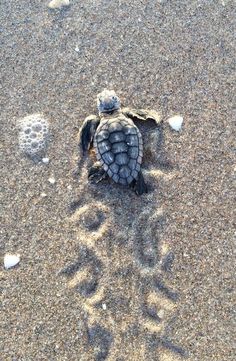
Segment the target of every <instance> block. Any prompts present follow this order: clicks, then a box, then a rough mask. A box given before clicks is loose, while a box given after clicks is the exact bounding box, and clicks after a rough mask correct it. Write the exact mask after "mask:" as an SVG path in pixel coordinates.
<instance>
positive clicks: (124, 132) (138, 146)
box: [94, 114, 143, 185]
mask: <svg viewBox="0 0 236 361" xmlns="http://www.w3.org/2000/svg"><path fill="white" fill-rule="evenodd" d="M94 148H95V151H96V154H97V159H98V160H99V161H100V162H101V163H102V166H103V168H104V170H105V171H106V172H107V174H108V175H109V176H110V177H111V178H112V179H113V180H114V181H115V182H116V183H120V184H123V185H128V184H130V183H131V182H132V181H133V180H134V179H137V177H138V173H139V171H140V168H141V163H142V157H143V141H142V136H141V133H140V132H139V129H138V128H137V127H136V126H135V125H134V123H133V122H132V120H130V119H129V118H126V117H125V116H124V115H122V114H119V115H118V116H117V117H115V118H114V117H111V118H108V119H107V118H106V119H105V120H101V123H100V124H99V126H98V128H97V130H96V133H95V137H94Z"/></svg>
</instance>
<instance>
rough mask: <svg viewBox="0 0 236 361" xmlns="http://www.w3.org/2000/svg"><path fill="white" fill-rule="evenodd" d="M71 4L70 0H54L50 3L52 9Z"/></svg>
mask: <svg viewBox="0 0 236 361" xmlns="http://www.w3.org/2000/svg"><path fill="white" fill-rule="evenodd" d="M68 5H70V0H52V1H50V3H49V4H48V7H49V8H50V9H61V8H62V7H63V6H68Z"/></svg>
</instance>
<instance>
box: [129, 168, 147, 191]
mask: <svg viewBox="0 0 236 361" xmlns="http://www.w3.org/2000/svg"><path fill="white" fill-rule="evenodd" d="M131 186H132V188H133V189H134V191H135V193H136V194H137V195H139V196H141V195H142V194H143V193H148V187H147V184H146V183H145V181H144V178H143V173H142V172H141V171H140V172H139V174H138V177H137V179H135V180H133V182H132V183H131Z"/></svg>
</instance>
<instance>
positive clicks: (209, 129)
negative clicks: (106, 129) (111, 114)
mask: <svg viewBox="0 0 236 361" xmlns="http://www.w3.org/2000/svg"><path fill="white" fill-rule="evenodd" d="M46 5H47V2H46V1H43V2H38V1H31V2H30V3H29V2H28V1H25V0H23V1H18V0H17V1H5V0H3V1H2V2H1V11H0V14H1V15H0V17H1V39H2V45H1V50H2V52H1V55H2V56H1V76H2V82H1V84H2V88H1V104H2V107H1V129H2V132H1V151H2V152H1V154H2V156H1V185H2V192H1V193H2V197H1V198H2V204H3V206H2V207H1V208H2V209H1V210H2V212H1V213H2V215H1V218H2V220H1V224H2V228H1V243H0V251H1V259H2V260H3V257H4V255H5V254H6V253H8V252H9V253H13V254H14V253H19V254H20V256H21V261H20V263H19V265H18V266H16V267H15V268H13V269H10V270H5V269H4V267H3V261H2V263H1V268H0V280H1V286H0V289H1V300H2V302H1V314H0V325H1V331H0V335H1V337H0V350H1V356H0V359H1V360H4V361H8V360H9V361H10V360H11V361H13V360H14V361H28V360H36V361H38V360H40V361H41V360H50V361H51V360H60V361H62V360H63V361H64V360H70V361H72V360H75V361H77V360H79V361H80V360H81V361H92V360H108V361H113V360H116V361H118V360H119V361H121V360H124V361H133V360H137V361H143V360H145V361H147V360H148V361H149V360H150V361H155V360H160V361H172V360H173V361H175V360H182V359H185V358H186V357H188V359H189V360H190V361H208V360H214V361H231V360H232V361H233V360H235V344H234V343H233V338H234V334H235V324H234V322H233V298H234V297H235V291H234V285H235V281H234V273H235V258H234V256H233V253H234V248H235V238H234V217H235V212H234V209H235V201H234V197H235V192H234V187H233V186H234V185H233V171H234V158H233V157H234V153H233V151H234V146H235V144H234V139H235V135H234V134H233V120H234V119H235V110H234V108H233V98H234V93H235V87H234V83H233V81H234V78H235V60H234V59H235V57H234V52H235V40H234V35H233V34H234V31H233V30H234V29H235V4H234V2H233V1H226V0H225V1H215V2H196V1H181V2H180V1H177V2H172V1H157V2H156V1H146V2H139V1H134V2H132V1H125V2H123V1H118V2H112V3H111V2H109V1H105V0H104V1H102V0H98V1H91V0H90V1H86V2H83V3H81V2H79V1H75V0H74V1H73V3H71V5H70V6H69V7H68V8H64V9H63V10H62V11H55V10H54V11H53V10H49V9H47V6H46ZM104 87H108V88H114V89H115V90H116V91H117V93H118V95H119V96H120V97H121V99H122V102H123V104H124V105H125V106H132V107H138V108H149V109H155V110H156V111H158V112H160V114H161V115H162V118H163V125H162V126H161V127H159V128H156V127H155V126H154V127H153V125H152V124H149V123H147V124H141V125H140V129H141V132H142V134H143V137H144V144H145V147H144V163H143V169H144V176H145V179H146V180H147V182H148V185H149V189H150V191H149V193H148V194H147V195H143V196H141V197H137V196H136V195H135V194H134V193H133V192H132V191H131V190H129V189H126V188H123V187H121V186H118V185H116V184H114V183H112V182H109V181H104V182H103V183H100V184H98V185H96V186H95V185H93V184H90V183H88V181H87V163H86V161H85V162H84V164H83V166H82V167H81V170H80V173H79V176H78V177H77V178H74V177H73V176H72V172H73V170H74V169H75V167H76V164H77V161H78V158H79V153H78V138H77V133H78V130H79V127H80V125H81V124H82V121H83V119H84V118H85V116H87V115H89V114H91V113H94V112H96V103H95V98H96V94H97V93H98V92H100V91H101V90H102V89H103V88H104ZM37 112H42V113H44V115H45V117H46V118H47V119H48V120H49V122H50V124H51V133H52V135H53V136H52V140H51V142H50V144H49V147H48V150H47V156H48V157H49V158H50V163H49V164H48V165H45V164H41V163H39V164H34V163H33V162H32V161H31V160H29V159H28V158H27V157H25V156H23V155H22V154H20V152H19V147H18V138H17V137H18V133H17V128H16V123H17V120H18V119H19V118H22V117H24V116H26V115H28V114H31V113H37ZM175 114H180V115H182V116H183V118H184V123H183V128H182V130H181V132H180V133H177V132H174V131H173V130H171V128H170V127H169V125H168V123H167V122H166V119H167V118H168V117H169V116H171V115H175ZM52 176H53V177H54V178H55V180H56V183H55V184H50V183H49V182H48V178H50V177H52ZM42 193H46V195H47V196H45V197H44V196H42ZM168 254H169V256H168V257H169V258H168V259H166V257H167V255H168ZM172 261H173V262H172Z"/></svg>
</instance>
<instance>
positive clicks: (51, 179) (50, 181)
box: [48, 177, 56, 184]
mask: <svg viewBox="0 0 236 361" xmlns="http://www.w3.org/2000/svg"><path fill="white" fill-rule="evenodd" d="M48 181H49V183H51V184H55V183H56V179H55V178H53V177H51V178H48Z"/></svg>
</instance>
